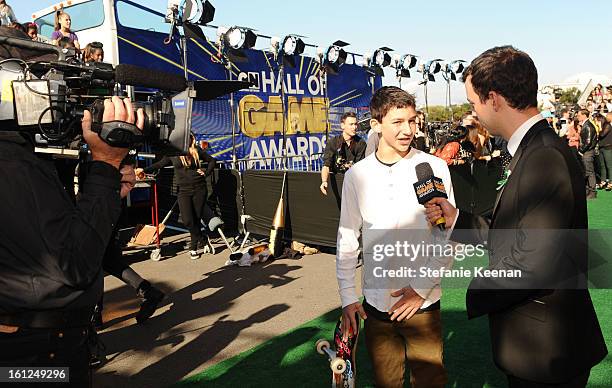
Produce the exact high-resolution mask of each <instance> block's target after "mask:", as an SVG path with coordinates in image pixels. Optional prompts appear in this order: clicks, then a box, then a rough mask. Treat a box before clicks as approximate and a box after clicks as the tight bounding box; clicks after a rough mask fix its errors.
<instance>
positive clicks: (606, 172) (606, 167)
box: [599, 112, 612, 191]
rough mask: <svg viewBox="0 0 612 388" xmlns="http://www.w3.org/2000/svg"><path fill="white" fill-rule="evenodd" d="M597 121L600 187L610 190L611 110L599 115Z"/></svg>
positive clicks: (611, 183)
mask: <svg viewBox="0 0 612 388" xmlns="http://www.w3.org/2000/svg"><path fill="white" fill-rule="evenodd" d="M599 122H600V125H601V131H600V132H599V166H600V168H601V173H600V176H601V183H600V185H599V188H600V189H605V190H606V191H611V190H612V124H611V122H612V112H608V114H607V115H606V116H605V117H604V116H600V118H599Z"/></svg>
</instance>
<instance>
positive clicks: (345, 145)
mask: <svg viewBox="0 0 612 388" xmlns="http://www.w3.org/2000/svg"><path fill="white" fill-rule="evenodd" d="M340 128H342V133H341V134H340V135H338V136H334V137H332V138H331V139H329V141H328V142H327V144H325V151H324V152H323V168H322V169H321V185H320V186H319V190H321V193H323V195H327V180H328V178H329V173H330V172H333V173H336V174H337V173H344V172H346V170H348V169H349V168H350V167H351V166H352V165H353V164H355V163H357V162H358V161H360V160H361V159H363V158H364V157H365V154H366V148H367V145H366V142H365V141H363V140H362V139H361V138H360V137H359V136H357V134H356V132H357V115H356V114H355V113H354V112H346V113H345V114H343V115H342V117H341V118H340ZM374 137H375V138H376V140H378V137H377V136H373V138H374ZM374 149H376V147H374Z"/></svg>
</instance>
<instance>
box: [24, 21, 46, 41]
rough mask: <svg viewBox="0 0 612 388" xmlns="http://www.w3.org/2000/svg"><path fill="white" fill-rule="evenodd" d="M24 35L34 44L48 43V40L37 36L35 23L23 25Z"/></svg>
mask: <svg viewBox="0 0 612 388" xmlns="http://www.w3.org/2000/svg"><path fill="white" fill-rule="evenodd" d="M24 27H25V30H26V33H27V34H28V36H29V37H30V38H31V39H32V40H33V41H34V42H40V43H49V39H47V38H45V37H44V36H42V35H38V25H36V23H26V24H25V25H24Z"/></svg>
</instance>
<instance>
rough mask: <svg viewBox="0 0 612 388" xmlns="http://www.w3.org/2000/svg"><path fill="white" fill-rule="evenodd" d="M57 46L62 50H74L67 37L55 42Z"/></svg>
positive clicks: (74, 47) (71, 42) (72, 43)
mask: <svg viewBox="0 0 612 388" xmlns="http://www.w3.org/2000/svg"><path fill="white" fill-rule="evenodd" d="M57 46H59V47H61V48H63V49H76V46H75V45H74V42H73V41H71V40H70V38H68V37H67V36H64V37H63V38H60V40H58V41H57Z"/></svg>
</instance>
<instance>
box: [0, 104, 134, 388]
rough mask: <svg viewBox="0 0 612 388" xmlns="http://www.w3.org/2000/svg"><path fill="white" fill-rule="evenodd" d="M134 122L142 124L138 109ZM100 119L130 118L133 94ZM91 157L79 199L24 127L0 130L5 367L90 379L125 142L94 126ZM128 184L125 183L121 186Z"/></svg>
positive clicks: (80, 381) (0, 362) (81, 382)
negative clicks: (65, 371)
mask: <svg viewBox="0 0 612 388" xmlns="http://www.w3.org/2000/svg"><path fill="white" fill-rule="evenodd" d="M137 116H138V119H137V124H136V126H137V127H138V128H139V129H142V128H143V126H144V113H143V111H142V109H139V110H138V113H137ZM103 121H105V122H106V121H124V122H129V123H134V121H135V117H134V110H133V108H132V104H131V102H130V100H129V99H125V100H123V101H122V100H121V99H120V98H119V97H113V98H112V100H106V101H105V102H104V114H103ZM91 127H92V116H91V113H90V112H88V111H85V113H84V117H83V121H82V130H83V138H84V140H85V141H86V142H87V144H88V145H89V149H90V150H91V156H92V162H91V163H88V164H87V165H85V166H83V167H84V168H85V169H86V172H87V180H86V181H85V182H84V183H83V187H82V188H83V190H82V195H81V196H80V198H79V200H78V201H77V203H76V205H74V204H73V203H72V201H71V200H70V198H69V197H68V194H67V193H66V192H65V190H64V189H63V187H62V184H61V183H60V181H59V179H58V177H57V173H56V170H55V167H54V165H53V163H52V162H49V161H44V160H42V159H39V158H38V157H36V156H35V154H34V152H33V150H34V146H33V142H32V140H31V138H30V136H28V134H25V133H20V132H16V131H5V130H0V165H2V169H0V185H1V186H2V187H3V189H2V190H0V203H1V205H0V219H2V220H3V222H2V225H1V226H0V236H1V239H0V267H1V268H2V276H0V366H11V367H20V369H23V368H24V367H68V368H70V369H69V379H70V385H71V386H76V387H86V386H90V385H91V375H90V371H89V359H90V357H89V348H88V343H87V342H88V337H89V334H90V331H91V329H90V325H91V317H92V312H93V308H94V305H95V304H96V302H97V301H98V300H99V299H100V297H101V295H102V291H103V272H102V257H103V255H104V251H105V249H106V246H107V245H108V243H109V239H110V236H111V232H112V230H113V228H114V226H115V223H116V222H117V220H118V218H119V213H120V212H121V200H120V192H121V191H125V190H128V189H129V183H130V180H129V177H126V179H125V180H126V182H125V184H123V185H122V183H123V180H124V179H123V178H122V174H121V173H120V172H119V166H120V163H121V161H122V160H123V158H124V157H125V155H126V154H127V152H128V150H127V149H123V148H115V147H111V146H109V145H107V144H106V143H105V142H104V141H103V140H102V139H101V138H100V137H99V136H98V135H97V134H96V133H94V132H92V130H91ZM124 186H125V187H124Z"/></svg>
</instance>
